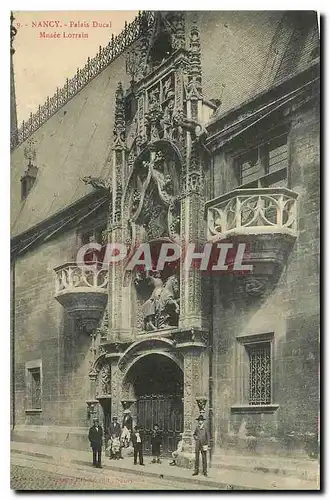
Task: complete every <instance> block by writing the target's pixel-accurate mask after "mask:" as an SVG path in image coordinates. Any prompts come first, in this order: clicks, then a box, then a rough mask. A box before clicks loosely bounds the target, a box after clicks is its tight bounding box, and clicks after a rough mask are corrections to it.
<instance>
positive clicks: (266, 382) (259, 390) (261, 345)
mask: <svg viewBox="0 0 330 500" xmlns="http://www.w3.org/2000/svg"><path fill="white" fill-rule="evenodd" d="M245 348H246V350H247V353H248V357H249V404H250V405H268V404H270V403H271V344H270V342H256V343H253V344H247V345H246V346H245Z"/></svg>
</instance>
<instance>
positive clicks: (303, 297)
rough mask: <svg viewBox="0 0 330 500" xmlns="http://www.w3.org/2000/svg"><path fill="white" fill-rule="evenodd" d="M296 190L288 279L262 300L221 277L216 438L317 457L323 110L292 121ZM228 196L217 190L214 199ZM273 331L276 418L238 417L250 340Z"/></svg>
mask: <svg viewBox="0 0 330 500" xmlns="http://www.w3.org/2000/svg"><path fill="white" fill-rule="evenodd" d="M288 142H289V155H290V158H289V163H290V173H289V188H291V189H292V190H294V191H296V192H297V193H298V194H299V198H298V217H299V227H298V229H299V234H298V238H297V241H296V242H295V245H294V247H293V249H292V251H291V253H290V254H289V257H288V260H287V262H286V265H285V266H284V268H283V270H282V273H281V275H280V277H279V279H278V281H277V283H275V284H274V287H273V288H272V289H271V290H270V291H269V293H268V294H266V295H265V296H264V297H263V298H251V297H250V298H249V297H248V296H246V295H245V296H244V294H243V295H239V296H235V294H234V293H233V291H232V290H233V289H232V282H231V281H230V280H226V279H225V278H224V277H217V278H214V303H213V304H214V307H213V329H214V360H215V363H214V398H215V400H214V438H215V442H216V445H217V447H220V448H225V449H227V450H228V451H229V450H234V449H237V448H238V449H239V450H240V452H247V453H251V452H254V453H263V452H265V451H266V452H275V453H284V454H289V455H290V454H297V453H298V452H301V453H303V454H306V453H307V454H308V455H309V456H315V453H316V452H317V431H318V415H319V381H318V377H319V295H318V292H319V196H320V192H319V182H320V181H319V161H320V160H319V111H318V109H317V107H313V106H311V105H309V106H308V107H306V106H305V108H301V109H300V110H299V111H297V112H296V113H295V114H294V116H293V117H292V121H291V130H290V133H289V139H288ZM215 163H216V164H217V165H218V167H219V166H220V165H221V169H220V167H219V168H216V169H215V174H214V175H215V179H214V185H215V191H217V186H218V188H219V189H220V187H221V184H222V186H223V182H224V179H225V182H226V183H228V184H227V186H226V189H224V190H223V191H224V192H225V191H226V190H227V187H228V190H229V189H233V188H234V187H236V186H234V185H233V183H232V174H231V173H230V172H229V171H226V170H225V169H226V168H227V169H229V168H230V166H229V165H228V163H226V161H225V158H224V156H223V155H222V157H220V156H219V157H218V158H217V159H216V162H215ZM220 194H222V193H221V192H219V191H218V192H215V196H218V195H220ZM269 332H273V333H274V349H273V351H274V357H273V364H272V378H273V382H272V383H273V398H272V402H273V403H274V404H277V405H279V408H278V409H277V410H275V411H274V412H272V413H270V414H266V413H264V414H252V413H251V412H248V413H240V412H236V413H235V412H233V411H232V410H231V406H232V405H235V404H237V403H239V402H240V401H239V392H240V387H241V384H242V383H243V381H242V380H240V379H239V377H240V373H242V370H241V368H242V367H240V365H239V363H242V364H244V363H246V361H245V360H244V359H243V358H242V359H241V361H239V358H238V352H239V342H237V340H236V338H237V337H240V336H244V335H254V334H262V333H269Z"/></svg>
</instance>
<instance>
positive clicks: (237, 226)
mask: <svg viewBox="0 0 330 500" xmlns="http://www.w3.org/2000/svg"><path fill="white" fill-rule="evenodd" d="M297 197H298V194H297V193H295V192H293V191H291V190H290V189H287V188H283V187H277V188H276V187H274V188H256V189H235V190H234V191H231V192H229V193H226V194H225V195H223V196H220V197H218V198H215V199H213V200H210V201H208V202H207V203H206V204H205V208H206V215H207V233H208V240H211V241H212V240H219V239H223V238H227V237H229V236H231V235H232V236H239V235H244V234H260V233H261V234H262V233H270V232H271V233H286V234H290V235H292V236H295V235H296V232H297Z"/></svg>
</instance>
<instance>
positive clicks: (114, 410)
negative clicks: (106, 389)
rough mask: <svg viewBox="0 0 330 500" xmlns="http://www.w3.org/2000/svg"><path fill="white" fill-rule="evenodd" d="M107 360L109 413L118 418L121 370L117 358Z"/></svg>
mask: <svg viewBox="0 0 330 500" xmlns="http://www.w3.org/2000/svg"><path fill="white" fill-rule="evenodd" d="M109 361H110V363H111V415H112V417H113V416H114V415H115V416H116V417H118V418H120V416H121V414H122V404H121V399H122V396H121V386H122V372H121V371H120V369H119V367H118V360H117V359H110V360H109Z"/></svg>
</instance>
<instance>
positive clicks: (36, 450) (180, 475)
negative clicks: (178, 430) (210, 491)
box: [11, 441, 319, 491]
mask: <svg viewBox="0 0 330 500" xmlns="http://www.w3.org/2000/svg"><path fill="white" fill-rule="evenodd" d="M11 450H12V454H13V456H19V455H20V454H21V455H22V454H23V455H28V456H35V457H39V458H44V459H45V460H50V461H52V462H55V463H58V464H61V465H62V466H69V465H70V464H72V465H74V464H77V465H79V464H80V465H89V464H90V465H91V459H92V454H91V452H90V451H87V450H86V451H79V450H69V449H65V448H59V447H56V446H46V445H41V444H32V443H22V442H17V441H12V442H11ZM102 458H103V462H102V465H103V469H104V471H107V470H109V471H110V470H112V471H121V472H127V473H134V474H138V475H143V476H144V477H160V476H161V475H163V476H164V477H166V479H172V480H173V481H176V482H177V481H179V482H184V483H187V482H189V483H190V484H191V489H193V488H194V485H205V486H208V487H214V488H216V489H224V488H226V489H236V490H314V491H315V490H318V489H319V485H318V482H317V481H316V480H305V479H298V478H294V477H281V476H278V475H275V474H270V473H264V472H245V471H237V470H231V469H224V468H220V469H219V468H211V469H210V470H209V473H208V477H207V478H205V477H204V476H203V475H199V476H194V477H192V471H191V470H189V469H183V468H179V467H172V466H170V465H169V460H168V459H163V460H162V463H161V464H160V465H159V464H150V463H149V462H150V460H151V458H150V457H145V463H146V466H145V467H141V466H140V465H137V466H134V464H133V459H132V457H127V458H124V459H123V460H116V461H114V460H110V459H109V458H108V457H105V456H104V455H103V457H102Z"/></svg>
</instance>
